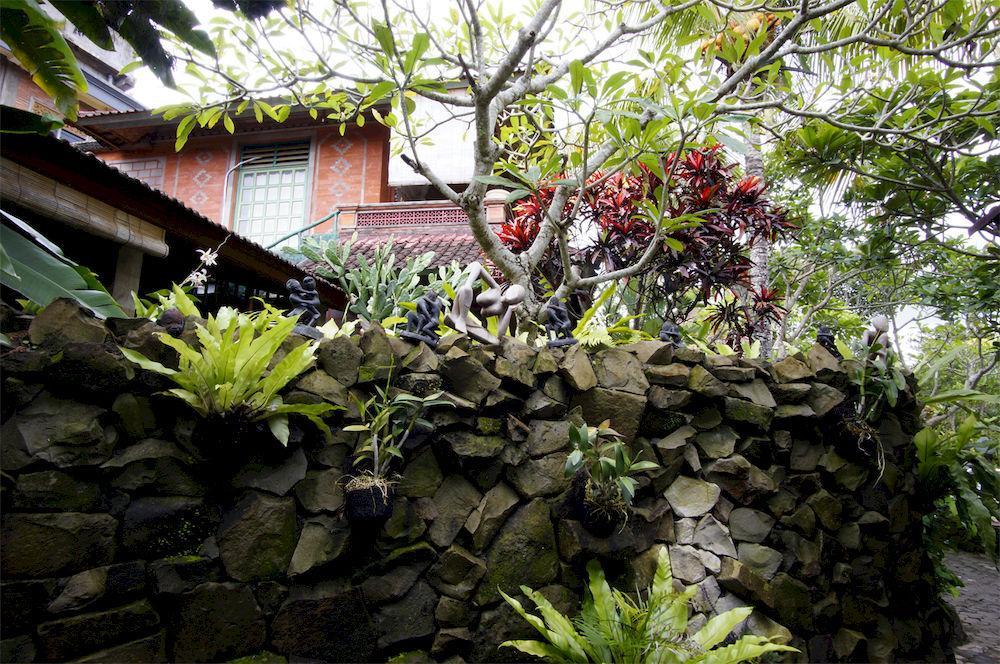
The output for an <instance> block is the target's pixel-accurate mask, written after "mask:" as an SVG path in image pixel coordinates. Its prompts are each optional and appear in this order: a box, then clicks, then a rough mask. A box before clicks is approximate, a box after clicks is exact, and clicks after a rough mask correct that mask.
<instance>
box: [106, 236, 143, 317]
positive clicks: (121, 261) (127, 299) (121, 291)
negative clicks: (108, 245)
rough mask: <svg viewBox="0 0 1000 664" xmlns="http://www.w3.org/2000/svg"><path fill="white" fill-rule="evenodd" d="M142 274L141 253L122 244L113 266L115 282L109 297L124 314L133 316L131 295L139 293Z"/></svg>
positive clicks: (133, 308)
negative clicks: (118, 305) (119, 306)
mask: <svg viewBox="0 0 1000 664" xmlns="http://www.w3.org/2000/svg"><path fill="white" fill-rule="evenodd" d="M141 273H142V251H140V250H139V249H136V248H135V247H131V246H129V245H127V244H123V245H122V246H120V247H119V248H118V262H117V263H116V265H115V281H114V285H113V286H112V287H111V296H112V297H113V298H115V301H117V302H118V304H120V305H121V307H122V309H124V310H125V312H126V313H129V314H134V313H135V307H133V306H132V293H133V292H135V293H138V292H139V275H140V274H141Z"/></svg>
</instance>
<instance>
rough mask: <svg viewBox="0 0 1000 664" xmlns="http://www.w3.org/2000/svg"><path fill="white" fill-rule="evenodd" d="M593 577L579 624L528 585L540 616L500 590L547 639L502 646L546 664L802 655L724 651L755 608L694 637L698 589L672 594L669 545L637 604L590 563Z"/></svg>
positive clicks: (749, 641) (752, 648)
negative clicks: (692, 619)
mask: <svg viewBox="0 0 1000 664" xmlns="http://www.w3.org/2000/svg"><path fill="white" fill-rule="evenodd" d="M587 574H588V577H589V583H588V585H587V588H586V591H585V592H586V596H585V597H584V601H583V608H582V611H581V612H580V615H579V616H578V617H577V618H575V619H573V620H570V619H569V618H567V617H566V616H564V615H562V614H561V613H560V612H559V611H558V610H557V609H556V608H555V607H553V606H552V604H551V603H550V602H549V601H548V600H547V599H545V597H544V596H543V595H542V594H541V593H539V592H537V591H534V590H532V589H531V588H528V587H526V586H521V592H522V593H524V595H525V596H527V597H528V598H529V599H531V600H532V601H533V602H534V603H535V606H536V608H537V610H538V613H539V614H540V615H534V614H532V613H528V612H527V611H526V610H525V609H524V607H523V606H522V605H521V602H519V601H518V600H516V599H514V598H513V597H510V596H509V595H507V594H506V593H504V592H503V591H500V594H501V595H502V596H503V598H504V599H505V600H506V601H507V603H508V604H510V605H511V606H512V607H513V608H514V610H515V611H516V612H517V613H518V614H519V615H520V616H521V617H522V618H524V619H525V620H526V621H528V622H529V623H530V624H531V626H532V627H534V628H535V629H536V630H538V632H539V633H540V634H541V635H542V637H544V641H530V640H518V641H506V642H504V643H502V644H501V647H507V648H516V649H517V650H519V651H521V652H523V653H525V654H526V655H531V656H533V657H540V658H542V659H544V660H545V661H548V662H594V663H601V664H681V663H682V662H689V663H691V664H694V663H699V664H723V663H725V664H737V663H738V662H745V661H748V660H753V659H756V658H758V657H760V656H762V655H765V654H767V653H770V652H798V650H796V649H795V648H792V647H790V646H786V645H782V644H779V643H774V642H773V641H771V640H770V639H768V638H765V637H762V636H754V635H749V634H745V635H743V636H740V637H739V638H737V639H736V640H735V641H734V642H733V643H731V644H729V645H724V646H721V647H719V644H721V643H722V642H723V641H724V640H725V639H726V638H727V637H728V636H729V634H730V633H731V632H732V631H733V630H734V629H735V628H736V627H737V625H739V624H740V623H741V622H743V621H745V620H746V619H747V618H748V617H749V616H750V613H751V612H752V611H753V608H752V607H741V608H737V609H731V610H729V611H726V612H725V613H720V614H719V615H717V616H715V617H713V618H711V619H710V620H709V621H708V622H707V623H705V625H704V626H702V627H701V628H700V629H699V630H698V631H696V632H695V633H694V634H690V635H689V634H688V632H689V629H688V613H689V608H690V607H689V605H690V603H691V599H692V597H694V594H695V592H696V591H697V588H696V587H695V586H692V587H690V588H688V589H687V590H685V591H684V592H676V591H675V590H674V585H673V582H674V579H673V575H672V574H671V570H670V556H669V554H668V553H667V548H666V547H661V548H660V551H659V554H658V558H657V566H656V573H655V575H654V577H653V583H652V585H651V586H650V587H649V588H648V589H646V590H645V591H638V592H637V593H636V597H635V598H634V599H633V597H632V596H631V595H629V594H626V593H623V592H621V591H620V590H617V589H613V588H611V586H609V585H608V582H607V580H606V579H605V577H604V570H603V569H601V566H600V564H599V563H598V562H597V561H596V560H592V561H590V563H589V564H588V565H587Z"/></svg>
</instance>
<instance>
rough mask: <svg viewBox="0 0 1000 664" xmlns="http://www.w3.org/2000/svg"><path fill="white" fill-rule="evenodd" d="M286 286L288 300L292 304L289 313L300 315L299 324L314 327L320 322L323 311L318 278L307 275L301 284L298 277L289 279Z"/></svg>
mask: <svg viewBox="0 0 1000 664" xmlns="http://www.w3.org/2000/svg"><path fill="white" fill-rule="evenodd" d="M285 288H287V289H288V302H289V304H291V305H292V310H291V311H289V312H288V315H289V316H295V315H298V317H299V325H303V326H305V327H312V326H313V325H315V324H316V323H317V322H319V319H320V316H321V313H320V310H319V308H320V301H319V293H317V292H316V280H315V279H313V278H312V277H306V278H305V279H303V280H302V283H301V284H300V283H299V282H298V280H297V279H289V280H288V281H286V282H285Z"/></svg>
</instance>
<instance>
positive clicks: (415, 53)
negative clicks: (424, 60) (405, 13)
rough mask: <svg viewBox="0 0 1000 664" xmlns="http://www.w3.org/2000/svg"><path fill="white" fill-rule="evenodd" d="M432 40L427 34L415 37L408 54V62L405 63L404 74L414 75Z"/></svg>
mask: <svg viewBox="0 0 1000 664" xmlns="http://www.w3.org/2000/svg"><path fill="white" fill-rule="evenodd" d="M430 43H431V38H430V36H429V35H428V34H427V33H426V32H419V33H417V34H416V35H414V37H413V44H412V45H411V46H410V50H409V51H407V53H406V60H404V61H403V73H404V74H412V73H413V70H414V68H416V66H417V61H418V60H419V59H420V58H421V57H423V55H424V53H426V52H427V47H428V46H430Z"/></svg>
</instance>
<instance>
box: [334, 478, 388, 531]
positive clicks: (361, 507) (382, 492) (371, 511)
mask: <svg viewBox="0 0 1000 664" xmlns="http://www.w3.org/2000/svg"><path fill="white" fill-rule="evenodd" d="M366 479H367V478H364V477H362V478H354V479H352V480H351V481H350V482H348V483H347V486H346V490H345V493H346V498H347V519H348V520H349V521H351V522H352V523H359V524H365V523H368V524H370V523H380V522H383V521H386V520H388V518H389V517H390V516H392V499H393V496H394V494H395V491H394V490H393V488H392V485H391V484H389V483H388V482H387V481H386V480H384V479H382V478H377V479H376V480H375V481H370V480H369V481H367V482H366V481H365V480H366ZM352 485H355V486H352Z"/></svg>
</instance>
